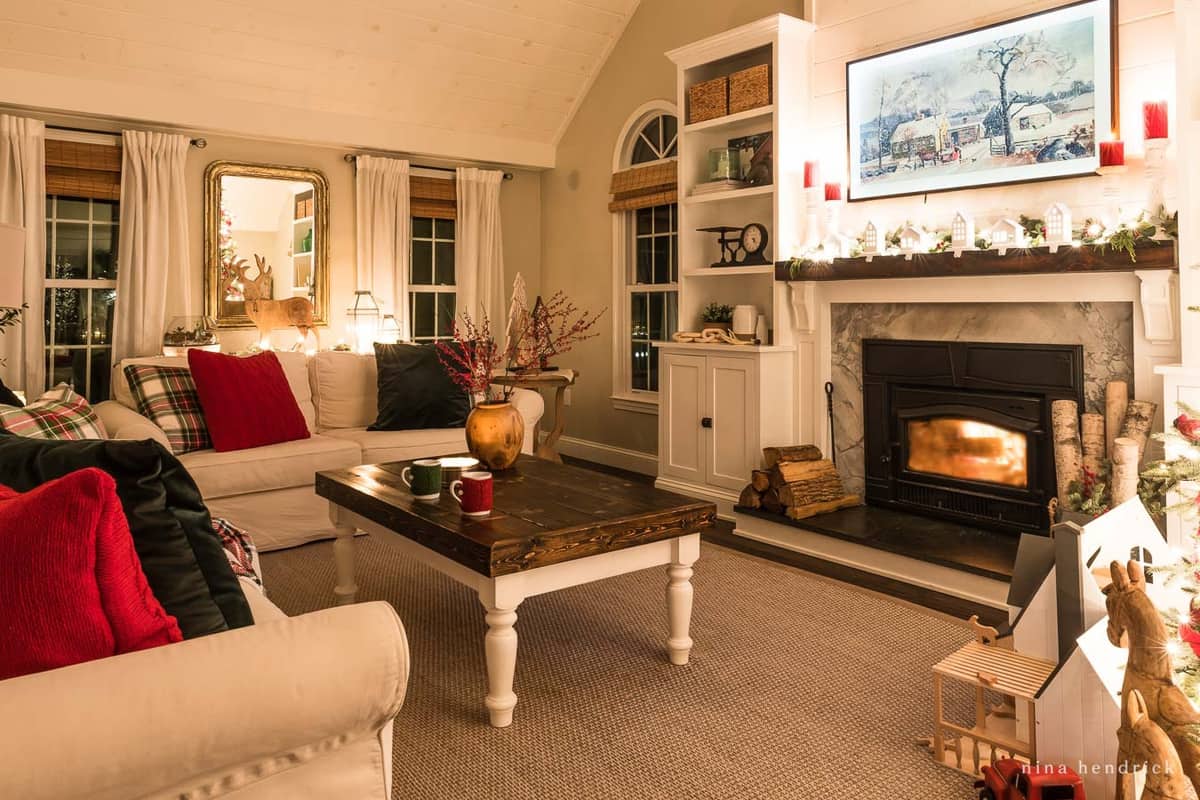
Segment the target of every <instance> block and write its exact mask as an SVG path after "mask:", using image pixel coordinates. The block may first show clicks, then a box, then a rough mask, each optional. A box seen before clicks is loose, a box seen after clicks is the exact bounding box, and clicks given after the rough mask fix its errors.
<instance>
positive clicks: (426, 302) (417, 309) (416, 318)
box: [412, 292, 437, 339]
mask: <svg viewBox="0 0 1200 800" xmlns="http://www.w3.org/2000/svg"><path fill="white" fill-rule="evenodd" d="M435 324H436V317H435V315H434V295H433V293H432V292H413V294H412V329H413V336H414V337H415V338H418V339H428V338H430V337H433V336H436V335H437V331H436V329H435Z"/></svg>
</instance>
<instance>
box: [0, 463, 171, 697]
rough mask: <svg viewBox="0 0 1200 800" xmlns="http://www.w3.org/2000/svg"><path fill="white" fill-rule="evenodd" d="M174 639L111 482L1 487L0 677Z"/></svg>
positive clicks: (77, 479)
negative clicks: (22, 489)
mask: <svg viewBox="0 0 1200 800" xmlns="http://www.w3.org/2000/svg"><path fill="white" fill-rule="evenodd" d="M182 640H183V635H182V634H181V633H180V632H179V625H178V624H177V623H176V622H175V618H174V617H172V616H170V615H169V614H167V612H166V611H164V610H163V607H162V604H160V603H159V602H158V600H157V599H155V597H154V595H153V594H152V593H151V591H150V587H149V586H148V585H147V583H146V575H145V573H143V572H142V565H141V563H140V562H139V561H138V557H137V553H136V552H135V551H134V549H133V537H132V536H131V535H130V533H129V523H128V522H127V521H126V519H125V513H124V512H123V511H122V510H121V501H120V500H119V499H118V498H117V491H116V483H115V482H114V481H113V479H112V478H111V477H109V476H108V475H107V474H106V473H104V472H102V471H100V470H98V469H94V468H89V469H83V470H79V471H78V472H72V473H70V474H69V475H66V476H64V477H62V478H59V479H58V480H54V481H50V482H49V483H44V484H42V485H41V486H39V487H38V488H36V489H34V490H32V491H30V492H26V493H25V494H18V493H17V492H14V491H13V490H11V489H9V488H8V487H5V486H0V680H4V679H6V678H11V677H14V676H17V675H27V674H29V673H31V672H41V671H42V670H47V669H55V668H57V667H65V666H67V665H68V664H78V663H80V662H81V661H91V660H92V659H96V658H105V657H107V656H111V655H116V654H117V653H128V652H131V651H133V650H145V649H147V648H150V647H157V646H159V645H164V644H170V643H171V642H178V641H182Z"/></svg>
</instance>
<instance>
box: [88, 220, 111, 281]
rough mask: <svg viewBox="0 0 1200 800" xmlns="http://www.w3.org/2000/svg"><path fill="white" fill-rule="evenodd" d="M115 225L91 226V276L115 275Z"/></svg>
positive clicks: (107, 276)
mask: <svg viewBox="0 0 1200 800" xmlns="http://www.w3.org/2000/svg"><path fill="white" fill-rule="evenodd" d="M116 234H117V226H116V225H93V226H92V277H93V278H106V279H109V280H111V279H113V278H116V277H117V236H116Z"/></svg>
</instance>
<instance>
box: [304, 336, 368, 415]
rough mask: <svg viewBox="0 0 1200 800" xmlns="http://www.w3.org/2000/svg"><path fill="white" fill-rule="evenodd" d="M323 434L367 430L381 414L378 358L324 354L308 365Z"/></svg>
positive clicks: (315, 357) (344, 353) (317, 356)
mask: <svg viewBox="0 0 1200 800" xmlns="http://www.w3.org/2000/svg"><path fill="white" fill-rule="evenodd" d="M308 369H309V379H310V381H311V383H312V397H313V403H314V405H315V406H316V413H317V425H318V427H319V430H320V431H322V432H324V431H327V430H336V429H340V428H365V427H367V426H368V425H370V424H371V423H372V422H374V421H375V417H376V416H377V415H378V413H379V407H378V405H377V399H378V393H379V388H378V385H377V384H378V375H377V372H376V368H375V356H374V355H373V354H371V355H360V354H358V353H349V352H337V351H336V350H322V351H321V352H319V353H317V354H316V355H315V356H313V357H312V358H311V359H309V364H308Z"/></svg>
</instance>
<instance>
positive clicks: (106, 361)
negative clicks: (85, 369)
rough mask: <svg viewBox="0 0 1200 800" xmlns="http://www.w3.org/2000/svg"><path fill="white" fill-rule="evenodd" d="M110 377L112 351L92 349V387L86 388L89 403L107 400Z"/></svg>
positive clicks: (100, 348)
mask: <svg viewBox="0 0 1200 800" xmlns="http://www.w3.org/2000/svg"><path fill="white" fill-rule="evenodd" d="M111 377H112V350H110V349H109V348H107V347H93V348H92V385H91V386H89V387H88V391H87V399H88V402H90V403H99V402H100V401H101V400H107V399H108V398H109V396H110V394H111V392H110V388H111V387H110V386H109V383H110V382H111Z"/></svg>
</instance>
